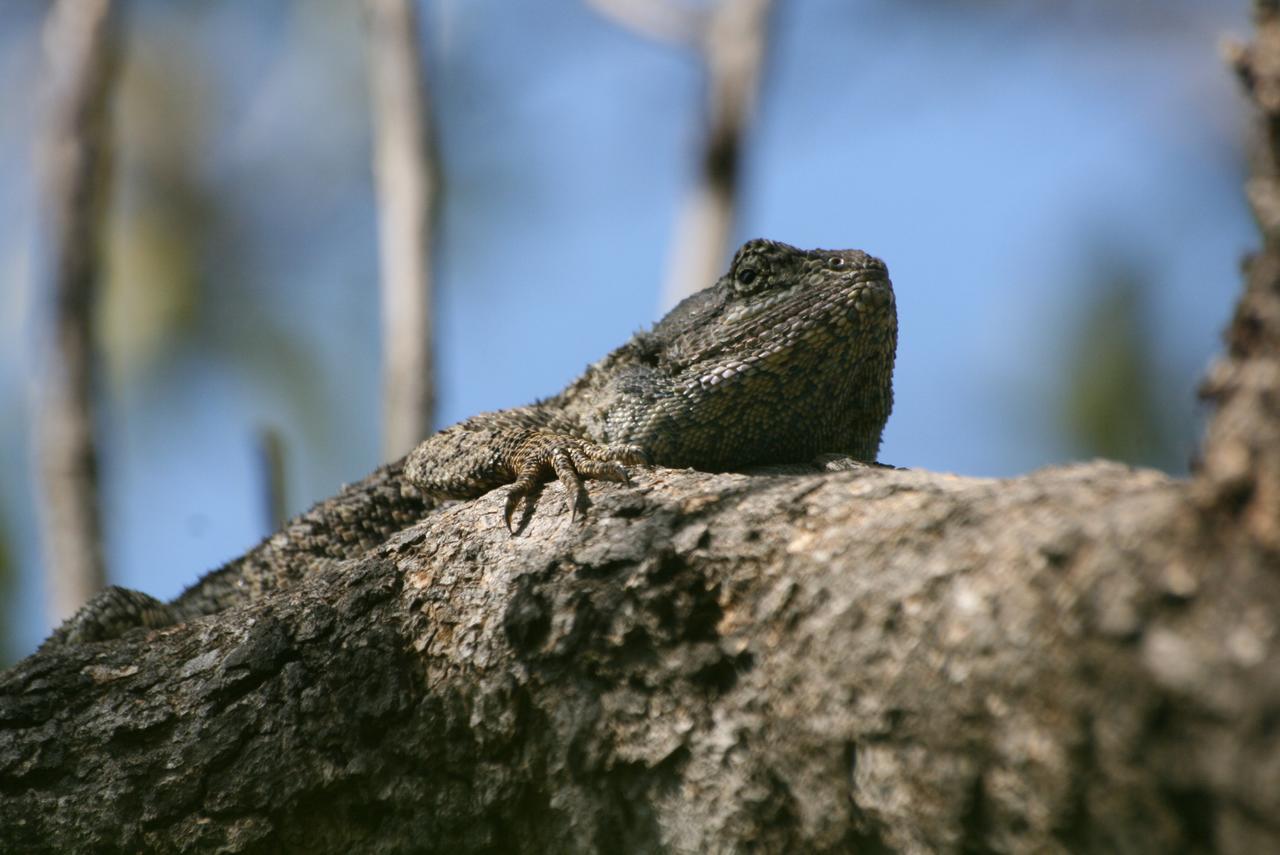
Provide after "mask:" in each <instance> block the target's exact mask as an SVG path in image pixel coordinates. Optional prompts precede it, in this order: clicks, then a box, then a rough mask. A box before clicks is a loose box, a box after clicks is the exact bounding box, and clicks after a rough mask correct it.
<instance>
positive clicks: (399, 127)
mask: <svg viewBox="0 0 1280 855" xmlns="http://www.w3.org/2000/svg"><path fill="white" fill-rule="evenodd" d="M365 6H366V9H367V12H368V19H369V85H370V88H371V89H372V99H371V100H372V105H373V136H374V149H373V171H374V178H375V183H376V187H377V197H378V239H379V240H378V249H379V256H380V262H381V270H382V389H383V403H382V407H383V409H382V413H383V428H382V429H383V454H384V456H385V457H386V458H387V459H388V460H391V459H395V458H397V457H400V456H402V455H404V454H405V453H407V452H408V451H409V450H410V449H412V448H413V447H414V445H416V444H417V443H418V442H419V441H421V440H422V439H423V438H424V437H425V436H426V435H427V434H428V433H429V432H430V431H431V427H432V421H433V411H434V407H435V378H434V371H435V368H434V365H433V358H432V354H433V336H432V327H433V324H434V321H433V317H432V314H433V313H432V291H433V289H432V279H431V255H432V253H431V244H432V220H433V212H434V208H435V205H436V199H435V197H436V191H437V186H438V176H439V169H438V167H437V166H436V163H435V159H436V156H435V148H434V146H433V145H432V141H431V123H430V113H429V109H428V105H427V92H426V84H425V82H424V77H423V62H422V54H421V50H422V48H421V39H420V38H419V31H418V19H417V15H416V13H415V11H414V4H413V3H412V2H411V0H367V2H366V4H365Z"/></svg>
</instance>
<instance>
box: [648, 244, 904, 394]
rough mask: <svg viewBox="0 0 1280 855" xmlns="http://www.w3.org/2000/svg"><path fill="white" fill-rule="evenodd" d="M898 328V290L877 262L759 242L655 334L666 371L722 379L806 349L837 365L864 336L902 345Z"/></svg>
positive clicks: (845, 252) (854, 253)
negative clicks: (706, 371)
mask: <svg viewBox="0 0 1280 855" xmlns="http://www.w3.org/2000/svg"><path fill="white" fill-rule="evenodd" d="M896 330H897V319H896V314H895V308H894V298H893V286H892V285H891V284H890V282H889V272H888V270H887V268H886V267H885V265H884V262H882V261H880V260H879V259H878V258H874V257H872V256H870V255H868V254H867V253H865V252H862V251H860V250H856V249H841V250H830V249H810V250H804V249H797V248H796V247H794V246H789V245H787V244H785V243H780V242H778V241H772V240H762V239H757V240H750V241H747V242H746V243H745V244H743V245H742V246H741V247H740V248H739V249H738V251H737V252H736V253H735V254H734V256H733V262H732V263H731V264H730V265H729V270H728V271H727V272H726V273H725V274H724V275H723V276H722V277H720V280H719V281H718V282H716V284H715V285H714V286H712V287H710V288H707V289H705V290H703V291H700V292H698V293H697V294H694V295H693V296H691V297H689V298H687V299H685V300H684V301H683V302H681V303H680V304H679V305H678V306H676V307H675V308H674V309H672V310H671V312H670V313H668V314H667V316H666V317H665V318H663V319H662V320H661V321H660V322H659V323H658V325H657V326H655V327H654V329H653V333H652V335H653V336H654V338H656V339H657V341H658V343H660V345H661V347H662V351H663V353H662V356H663V359H664V361H665V362H667V364H668V365H671V366H673V367H677V368H680V367H685V366H697V365H700V364H702V363H706V364H707V365H708V367H711V366H714V367H715V368H716V369H717V370H718V372H719V373H721V374H723V373H724V371H726V370H733V366H732V365H731V364H730V363H744V362H745V361H746V360H748V359H752V358H754V359H757V360H759V359H765V358H768V357H771V356H773V357H776V356H777V355H779V354H780V353H783V352H785V351H788V350H792V349H796V348H799V347H803V346H805V345H806V343H808V344H810V345H814V346H821V348H822V349H823V351H824V352H825V353H826V354H827V355H828V356H829V357H831V358H834V359H839V357H840V356H841V350H842V349H845V346H849V347H852V348H855V349H856V348H857V347H858V346H859V343H858V339H859V337H863V336H868V335H870V336H876V337H881V336H884V335H886V334H888V335H890V336H893V337H894V338H895V339H896ZM819 340H821V341H819ZM863 344H866V342H863ZM893 346H894V344H893V343H890V344H889V347H890V354H892V347H893ZM890 358H892V356H891V355H890ZM726 360H728V362H726Z"/></svg>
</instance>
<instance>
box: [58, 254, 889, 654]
mask: <svg viewBox="0 0 1280 855" xmlns="http://www.w3.org/2000/svg"><path fill="white" fill-rule="evenodd" d="M897 337H898V320H897V312H896V308H895V304H894V296H893V287H892V285H891V284H890V282H889V275H888V271H887V270H886V268H885V266H884V264H883V262H881V261H879V260H878V259H875V258H873V257H871V256H870V255H867V254H866V253H864V252H860V251H858V250H824V249H813V250H801V249H797V248H795V247H792V246H788V245H787V244H784V243H779V242H777V241H769V240H753V241H748V242H747V243H746V244H744V245H743V246H742V248H741V249H739V250H738V252H737V253H736V254H735V256H734V258H733V262H732V264H731V265H730V267H729V270H728V271H727V272H726V273H725V275H724V276H722V277H721V278H720V279H719V281H717V282H716V283H715V284H714V285H712V286H711V287H709V288H707V289H705V290H704V291H701V292H699V293H697V294H694V295H693V296H691V297H689V298H688V299H686V300H684V301H683V302H681V303H680V304H679V305H678V306H676V307H675V308H674V309H672V310H671V311H670V312H669V313H668V314H667V315H666V317H664V318H663V319H662V320H661V321H659V322H658V323H657V324H656V325H655V326H654V328H653V329H652V330H649V331H647V332H641V333H637V334H636V335H635V336H634V337H632V339H631V340H630V341H628V342H627V343H626V344H624V345H622V346H621V347H619V348H618V349H617V350H614V351H613V352H612V353H610V354H609V355H608V356H606V357H604V359H602V360H600V361H599V362H597V363H595V364H594V365H592V366H590V367H589V368H588V369H587V370H586V372H585V373H583V375H582V376H581V377H579V378H578V379H577V380H575V381H574V382H572V383H571V384H569V386H568V387H567V388H566V389H565V390H564V391H563V392H561V393H560V394H558V395H556V396H554V397H551V398H547V399H545V400H542V401H537V402H535V403H533V404H531V405H529V406H526V407H516V408H514V409H509V410H501V411H498V412H491V413H482V414H481V415H478V416H473V417H471V418H469V419H467V420H466V421H463V422H460V423H458V424H456V425H453V426H452V427H450V428H447V429H445V430H443V431H441V432H440V433H438V434H436V435H434V436H432V437H430V438H429V439H427V440H426V441H425V442H423V443H422V444H421V445H419V446H418V447H417V448H416V449H414V450H413V451H412V452H410V454H409V455H408V456H407V457H406V458H405V459H404V460H402V461H400V462H397V463H394V464H391V465H390V466H385V467H383V468H381V469H379V470H378V471H377V472H375V473H374V474H373V475H371V476H369V477H368V478H366V479H365V480H364V481H361V482H359V483H358V484H354V485H352V486H350V487H347V488H346V489H345V490H343V491H342V492H341V493H339V494H338V495H337V496H335V497H333V498H331V499H328V500H326V501H324V502H321V503H319V504H317V505H316V506H315V507H314V508H312V509H311V510H310V511H308V512H307V513H306V514H303V515H302V516H300V517H298V518H297V519H295V520H293V521H291V522H290V523H289V524H288V525H287V526H286V527H285V528H284V529H283V530H281V531H280V532H279V533H277V534H275V535H273V536H272V537H270V538H268V539H267V540H266V541H264V542H263V543H262V544H260V545H259V546H258V547H256V548H255V549H254V550H251V551H250V552H249V553H247V554H246V555H244V556H242V557H241V558H239V559H236V560H235V561H232V562H231V563H229V564H227V565H225V566H224V567H221V568H219V569H217V570H214V571H213V572H212V573H209V574H208V575H206V576H205V577H204V578H203V579H201V580H200V581H199V582H198V583H196V584H195V585H193V586H192V587H191V588H189V589H188V590H187V591H185V592H184V593H183V594H181V595H180V596H179V597H178V598H177V599H176V600H174V601H173V602H172V603H162V602H159V601H158V600H155V599H153V598H151V597H148V596H147V595H145V594H141V593H138V592H136V591H129V590H127V589H124V588H112V589H108V590H107V591H104V592H103V593H102V594H100V595H99V596H98V597H97V598H95V599H94V600H92V601H90V603H89V604H88V605H86V606H85V608H84V609H82V610H81V611H80V613H79V614H77V615H76V616H75V617H73V618H72V619H70V620H69V621H67V622H66V623H65V624H64V625H63V626H62V627H61V628H59V629H58V630H57V631H56V632H55V633H54V635H53V636H52V637H51V638H50V640H49V641H48V642H46V644H58V643H64V642H79V641H88V640H94V639H98V638H110V637H114V636H117V635H119V634H121V632H123V631H125V630H126V629H128V628H131V627H136V626H148V627H158V626H164V625H167V624H171V623H175V622H178V621H182V620H186V619H189V618H191V617H194V616H197V615H203V614H209V613H212V612H216V611H220V610H221V609H224V608H226V607H228V606H230V605H233V604H235V603H239V602H243V601H245V600H250V599H254V598H257V597H259V596H261V595H262V594H263V593H265V592H267V591H270V590H272V589H274V588H277V587H280V586H281V585H285V584H288V583H289V582H291V581H292V580H294V579H296V578H297V577H299V576H301V575H303V574H305V573H306V572H307V571H308V570H309V569H311V568H314V567H315V566H316V564H317V562H323V561H331V560H342V559H344V558H352V557H356V556H358V555H360V554H361V553H362V552H364V551H365V550H367V549H369V548H370V547H372V546H375V545H377V544H378V543H381V542H382V541H383V540H385V539H386V538H387V537H388V536H389V535H390V534H392V533H394V532H395V531H398V530H399V529H401V528H403V527H404V526H406V525H408V524H410V523H412V522H413V521H415V520H416V519H418V518H420V517H421V516H422V515H423V514H424V513H425V512H426V511H427V510H428V509H429V508H430V507H431V506H432V505H433V504H434V502H435V501H436V500H437V499H438V498H446V497H447V498H471V497H474V496H479V495H481V494H483V493H485V492H487V491H489V490H491V489H494V488H496V487H502V486H507V485H510V486H507V503H506V510H505V519H506V524H507V526H508V528H511V527H512V514H513V512H514V510H515V509H516V508H517V507H518V505H519V504H520V502H521V501H522V500H525V499H527V498H528V497H530V496H531V495H532V494H533V493H534V492H536V490H537V489H538V488H539V486H540V485H541V484H542V482H545V481H549V480H553V479H554V480H558V481H559V482H560V483H561V484H563V485H564V487H565V489H566V490H567V491H568V492H569V495H570V497H571V507H572V509H573V514H574V516H577V515H578V514H579V513H581V512H582V511H583V509H584V508H585V506H586V491H585V490H584V489H583V487H582V480H583V479H603V480H612V481H625V480H626V479H627V477H628V467H631V466H636V465H641V464H645V463H649V464H655V465H661V466H676V467H682V466H687V467H693V468H696V469H703V470H709V471H716V470H727V469H738V468H743V467H747V466H752V465H755V464H763V463H792V462H804V461H808V460H811V459H813V458H814V457H816V456H818V455H820V454H824V453H832V452H840V453H844V454H848V455H849V456H851V457H853V458H855V459H857V460H862V461H867V462H872V461H875V459H876V455H877V453H878V452H879V448H880V438H881V434H882V433H883V431H884V425H885V422H886V420H887V419H888V418H889V412H890V410H891V409H892V406H893V383H892V380H893V362H894V354H895V351H896V349H897ZM529 510H530V509H529V508H528V506H526V514H527V513H528V512H529Z"/></svg>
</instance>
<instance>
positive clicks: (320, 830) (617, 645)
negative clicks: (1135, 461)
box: [0, 15, 1280, 853]
mask: <svg viewBox="0 0 1280 855" xmlns="http://www.w3.org/2000/svg"><path fill="white" fill-rule="evenodd" d="M1275 26H1276V24H1275V23H1274V22H1273V19H1272V18H1271V17H1270V16H1269V15H1264V16H1263V17H1262V19H1261V35H1260V38H1259V41H1258V43H1257V44H1256V45H1255V46H1254V47H1252V48H1249V49H1241V50H1239V51H1237V52H1236V54H1235V56H1234V61H1235V62H1236V64H1237V66H1238V67H1239V68H1240V69H1241V71H1242V75H1243V76H1244V78H1245V80H1246V82H1247V83H1248V84H1249V85H1250V91H1251V92H1252V93H1253V94H1254V96H1255V97H1256V98H1258V100H1259V101H1260V102H1261V103H1262V104H1263V108H1264V111H1265V113H1264V114H1265V116H1266V117H1267V118H1266V119H1265V122H1266V125H1267V129H1268V130H1270V129H1272V128H1273V127H1276V126H1277V125H1278V123H1277V120H1276V119H1275V116H1276V115H1277V114H1278V113H1280V108H1272V107H1268V103H1269V102H1267V101H1266V100H1265V94H1266V93H1267V92H1280V35H1277V33H1276V31H1274V30H1273V29H1272V28H1273V27H1275ZM1278 140H1280V136H1277V135H1274V134H1273V135H1272V136H1271V137H1270V138H1268V139H1267V140H1266V142H1265V148H1266V149H1267V151H1268V152H1270V153H1271V154H1270V156H1271V157H1272V158H1273V159H1274V156H1275V153H1276V152H1277V151H1280V141H1278ZM1270 175H1271V173H1267V172H1265V171H1262V172H1260V173H1259V178H1258V179H1257V180H1256V181H1255V183H1254V184H1252V185H1251V188H1250V192H1251V196H1252V197H1253V198H1254V204H1255V207H1257V208H1258V209H1259V211H1260V219H1261V220H1262V221H1263V226H1264V233H1265V235H1266V240H1265V242H1264V247H1263V250H1262V251H1261V252H1260V253H1259V254H1258V255H1257V256H1255V257H1254V258H1253V259H1252V260H1251V262H1250V265H1249V280H1248V286H1247V289H1246V293H1245V296H1244V298H1243V299H1242V302H1241V305H1240V308H1239V310H1238V312H1237V315H1236V318H1235V320H1234V321H1233V324H1232V327H1231V330H1230V332H1229V337H1228V342H1229V343H1228V352H1227V354H1226V355H1225V357H1224V358H1223V360H1222V361H1221V362H1220V364H1219V365H1218V366H1217V367H1215V369H1214V371H1213V372H1212V375H1211V379H1210V381H1209V382H1208V383H1207V384H1206V392H1207V394H1208V395H1210V396H1211V397H1212V399H1213V400H1214V401H1215V402H1216V405H1217V413H1216V415H1215V417H1214V420H1213V422H1212V425H1211V428H1210V431H1209V435H1208V438H1207V440H1206V445H1205V450H1204V463H1203V465H1202V467H1201V470H1200V471H1199V472H1198V473H1197V475H1196V477H1195V478H1193V479H1191V480H1189V481H1180V480H1174V479H1170V478H1168V477H1166V476H1164V475H1161V474H1158V473H1154V472H1150V471H1143V470H1134V469H1130V468H1127V467H1124V466H1121V465H1118V464H1114V463H1105V462H1098V463H1092V464H1087V465H1078V466H1072V467H1062V468H1055V469H1046V470H1043V471H1040V472H1036V473H1032V474H1031V475H1028V476H1025V477H1022V478H1014V479H1009V480H988V479H975V478H959V477H953V476H948V475H941V474H935V473H927V472H914V471H894V470H880V469H868V468H861V469H856V470H854V471H844V472H827V473H820V474H819V473H814V472H812V471H805V470H802V469H794V468H793V469H785V468H779V469H774V470H771V471H769V472H765V473H756V474H752V475H743V474H722V475H710V474H703V473H695V472H687V471H672V470H657V471H654V472H652V473H642V474H640V475H639V476H638V477H637V478H636V483H635V484H634V485H632V486H625V485H610V484H592V485H591V492H592V495H593V497H594V499H595V504H594V506H593V507H592V509H591V512H590V513H589V515H588V516H587V517H586V519H585V521H583V522H581V523H578V524H569V522H568V520H567V519H566V516H565V513H564V511H565V505H564V500H563V495H562V494H561V492H560V491H559V489H558V488H556V487H551V488H548V489H547V490H546V491H545V492H544V494H543V496H542V497H541V500H540V507H539V509H538V512H537V513H536V514H535V515H534V517H533V521H532V523H531V524H530V526H529V527H528V529H526V530H525V532H524V533H523V534H522V536H520V537H516V538H511V537H509V536H508V535H507V533H506V530H505V529H504V528H503V526H502V522H501V513H502V496H501V494H500V493H499V494H495V495H489V496H486V497H483V498H481V499H478V500H475V501H473V502H467V503H457V504H452V505H449V506H446V507H443V508H440V509H438V510H436V511H434V512H432V513H431V514H429V515H428V516H427V517H426V518H424V519H423V520H422V521H421V522H420V523H418V524H417V525H415V526H413V527H411V528H409V529H407V530H405V531H403V532H402V533H400V534H399V535H397V536H395V537H393V538H392V539H391V540H389V541H388V542H387V543H385V544H383V545H381V546H380V547H378V548H376V549H375V550H373V551H372V552H370V553H369V554H368V555H367V556H365V557H363V558H361V559H358V560H356V561H352V562H348V563H346V564H344V565H341V566H338V567H332V568H330V569H328V570H326V571H325V572H323V573H321V574H319V575H317V576H316V577H314V578H313V579H311V580H309V581H308V582H306V583H304V584H301V585H299V586H297V587H296V588H294V589H291V590H285V591H281V592H279V593H277V594H274V595H272V596H270V597H269V598H267V599H265V600H263V601H260V602H258V603H256V604H253V605H251V606H248V607H244V608H239V609H234V610H231V611H228V612H225V613H223V614H221V615H218V616H215V617H212V618H207V619H202V620H199V621H194V622H192V623H189V624H186V625H183V626H178V627H173V628H171V629H167V630H163V631H158V632H152V633H149V634H147V633H139V634H135V635H132V636H129V637H127V638H125V639H123V640H121V641H119V642H115V643H105V644H91V645H85V646H81V647H72V648H64V649H60V650H55V651H51V652H49V653H47V654H42V655H40V656H36V657H33V658H31V659H28V660H26V661H25V662H23V663H21V664H19V665H18V666H17V667H16V668H14V669H13V670H11V671H10V672H8V673H7V674H5V675H3V677H0V835H2V836H3V838H2V839H3V842H4V843H5V844H7V845H6V846H4V847H0V848H6V849H14V850H34V851H41V850H43V851H63V850H68V849H101V850H104V851H134V850H139V849H144V850H162V851H163V850H177V849H192V848H200V849H202V850H203V849H216V848H221V849H223V850H225V851H279V850H287V851H308V852H315V851H325V852H327V851H351V850H353V849H354V850H357V851H372V852H383V851H385V852H390V851H409V850H420V851H449V852H467V851H472V852H474V851H557V852H562V851H568V852H583V851H619V850H622V851H688V852H703V851H706V852H716V851H741V850H746V849H752V848H754V849H758V850H759V851H805V852H810V851H812V852H824V851H825V852H834V851H885V850H893V851H907V852H911V851H918V852H926V851H928V852H931V851H955V850H967V851H1100V852H1112V851H1121V852H1169V851H1220V852H1240V853H1254V852H1267V851H1280V740H1277V739H1276V738H1275V731H1276V723H1277V722H1278V721H1280V581H1278V579H1277V569H1278V568H1280V549H1278V547H1277V544H1278V543H1280V533H1278V532H1277V526H1280V513H1278V512H1277V501H1280V499H1278V498H1277V497H1280V474H1278V473H1280V462H1278V461H1280V441H1277V440H1278V437H1277V432H1280V414H1277V412H1276V408H1277V407H1278V406H1280V403H1278V402H1280V370H1278V369H1277V365H1278V364H1280V260H1278V259H1280V255H1278V253H1280V240H1278V239H1277V232H1275V231H1273V230H1271V228H1270V227H1269V226H1268V225H1267V220H1266V216H1265V214H1266V211H1267V210H1269V209H1271V208H1270V207H1269V206H1270V205H1273V204H1276V203H1277V202H1280V195H1277V194H1276V191H1274V190H1273V189H1272V184H1270V183H1268V182H1270V181H1272V179H1271V178H1270V177H1269V176H1270ZM1259 182H1261V183H1259ZM1274 209H1275V210H1280V206H1277V207H1275V208H1274Z"/></svg>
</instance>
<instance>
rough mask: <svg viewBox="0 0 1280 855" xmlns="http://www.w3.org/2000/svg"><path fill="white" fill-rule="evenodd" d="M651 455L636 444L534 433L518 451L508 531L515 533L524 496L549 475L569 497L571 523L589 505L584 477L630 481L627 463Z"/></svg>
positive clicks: (507, 510)
mask: <svg viewBox="0 0 1280 855" xmlns="http://www.w3.org/2000/svg"><path fill="white" fill-rule="evenodd" d="M647 462H648V457H647V456H646V455H645V453H644V451H643V450H642V449H641V448H640V447H639V446H635V445H608V446H606V445H598V444H596V443H593V442H590V441H588V440H584V439H579V438H578V437H574V436H565V435H561V434H542V433H536V432H535V433H532V434H531V435H529V436H528V437H527V438H526V439H525V442H524V444H523V446H522V447H521V448H520V450H519V452H518V453H517V459H516V461H515V466H514V467H513V468H514V469H515V471H516V475H517V477H516V481H515V483H514V484H512V485H511V490H510V491H509V492H508V493H507V502H506V507H505V509H504V512H503V520H504V522H505V523H506V526H507V531H509V532H511V533H512V534H515V529H514V527H513V526H512V516H513V515H514V513H515V509H516V506H517V505H518V504H519V502H520V499H521V498H522V497H527V496H529V495H530V494H531V493H532V492H533V491H534V490H535V489H536V488H537V485H538V484H539V483H541V482H542V481H545V480H548V476H552V475H554V477H555V478H556V479H557V480H558V481H559V482H560V483H561V485H563V487H564V490H565V495H566V496H567V498H568V500H569V508H570V516H569V521H570V523H571V524H572V523H574V522H576V521H577V520H578V519H579V518H580V517H581V516H582V515H583V513H584V511H585V510H586V508H587V506H588V499H587V492H586V490H585V489H584V487H583V485H582V481H583V479H586V478H594V479H596V480H599V481H617V482H621V483H628V482H630V480H631V477H630V475H629V473H628V472H627V469H626V466H625V465H624V464H627V465H632V464H645V463H647Z"/></svg>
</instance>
